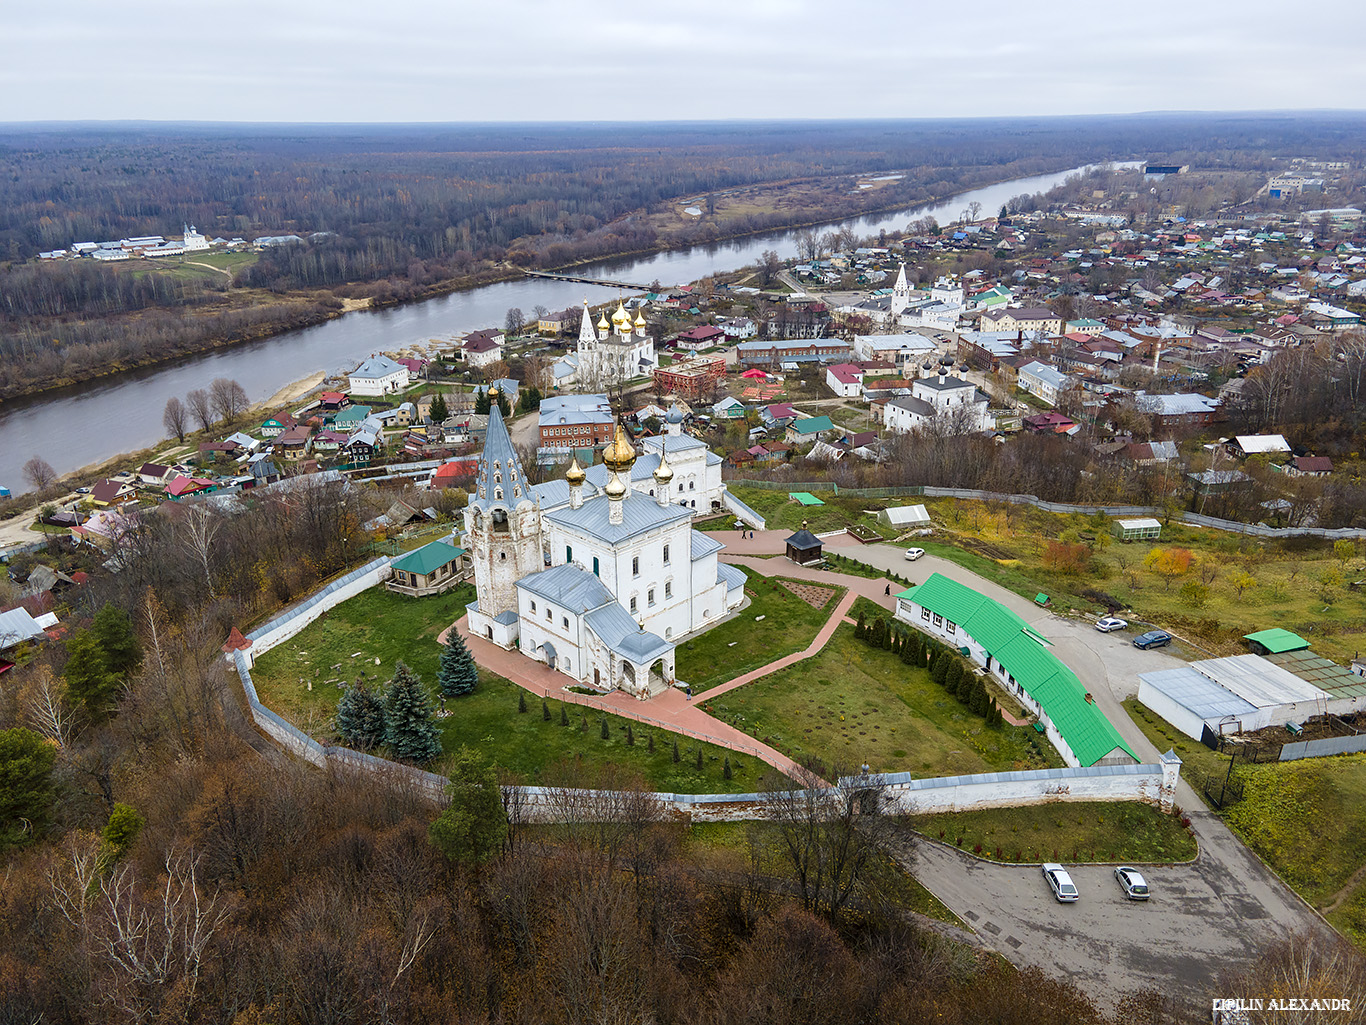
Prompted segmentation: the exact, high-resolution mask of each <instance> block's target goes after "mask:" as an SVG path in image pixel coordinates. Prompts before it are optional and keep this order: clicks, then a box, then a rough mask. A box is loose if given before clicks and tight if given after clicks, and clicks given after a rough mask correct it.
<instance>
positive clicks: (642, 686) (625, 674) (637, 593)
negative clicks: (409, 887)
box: [465, 310, 745, 699]
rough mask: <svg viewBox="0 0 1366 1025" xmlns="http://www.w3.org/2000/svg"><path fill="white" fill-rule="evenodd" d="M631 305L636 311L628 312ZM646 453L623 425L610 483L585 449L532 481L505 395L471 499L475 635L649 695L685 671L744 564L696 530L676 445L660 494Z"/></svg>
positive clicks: (610, 452)
mask: <svg viewBox="0 0 1366 1025" xmlns="http://www.w3.org/2000/svg"><path fill="white" fill-rule="evenodd" d="M620 312H622V313H624V312H625V311H624V310H623V311H620ZM635 462H636V452H635V449H633V448H632V447H631V444H630V442H629V441H628V439H627V437H626V432H625V430H624V429H623V428H622V427H621V426H620V425H618V426H617V429H616V435H615V437H614V438H613V440H612V443H611V444H610V445H609V446H608V447H607V449H606V450H605V451H604V452H603V466H602V467H601V468H598V467H595V468H594V469H595V470H596V469H601V470H602V472H603V473H604V474H605V480H604V481H603V483H602V485H601V486H600V487H599V486H597V485H594V484H593V483H591V482H590V481H589V480H588V474H587V473H586V472H585V471H584V470H583V469H582V468H581V467H580V466H579V464H578V462H577V460H575V461H573V462H571V464H570V466H569V469H568V470H567V471H566V473H565V476H564V479H563V480H554V481H549V482H547V483H545V484H537V485H530V484H528V483H527V481H526V476H525V474H524V473H523V471H522V467H521V464H520V462H519V460H518V458H517V453H516V451H515V450H514V449H513V447H512V441H511V439H510V438H509V436H508V432H507V426H506V425H505V424H504V422H503V418H502V416H501V414H500V413H499V411H498V409H497V407H496V406H495V407H494V408H493V410H492V411H491V412H490V414H489V426H488V439H487V441H486V443H485V446H484V451H483V454H482V455H481V456H480V458H479V469H478V473H477V476H476V481H475V491H474V494H472V495H471V496H470V500H469V505H468V506H467V507H466V509H465V530H466V537H465V547H466V549H467V550H468V551H469V553H470V558H471V560H472V562H473V565H474V584H475V590H476V600H475V601H474V602H472V603H471V604H469V605H468V606H466V610H467V612H468V622H469V629H470V632H471V633H472V634H474V635H476V636H479V637H484V638H486V639H488V640H490V641H492V642H493V643H495V644H498V645H501V646H502V647H504V648H512V647H513V646H517V647H518V648H520V650H521V652H522V654H524V655H526V656H527V657H528V658H532V659H535V660H537V661H540V662H544V663H546V664H547V665H549V666H550V667H551V668H552V669H555V670H556V671H558V672H560V673H563V674H564V675H565V676H567V677H569V678H570V680H572V681H573V682H575V683H579V684H584V685H586V686H590V687H593V688H596V689H598V690H601V691H604V692H606V691H610V690H615V689H621V690H624V691H626V692H627V693H629V694H632V695H634V696H636V697H638V698H641V699H645V698H649V697H651V696H653V695H655V694H658V693H660V692H661V691H663V690H664V689H665V688H667V687H669V686H672V685H674V684H675V682H677V676H676V673H675V664H674V648H675V645H676V644H677V643H678V642H679V641H680V640H681V639H683V638H684V637H687V636H688V635H690V634H693V633H696V632H697V631H700V630H704V629H706V628H707V627H709V626H711V625H713V624H715V623H716V622H718V621H719V620H721V619H722V618H724V617H725V616H726V615H727V614H728V613H729V612H731V611H732V610H734V609H736V608H738V607H739V606H740V605H741V604H742V603H743V602H744V585H745V575H744V573H743V572H742V571H740V570H739V569H736V568H735V567H733V566H727V565H725V564H724V563H721V562H718V561H717V555H718V553H719V552H720V551H721V550H722V548H723V547H724V546H723V545H722V544H721V543H720V542H718V541H716V540H715V539H714V538H712V537H711V536H709V535H707V534H705V533H702V532H701V531H697V530H694V529H693V528H692V518H693V509H692V508H691V507H689V506H688V505H687V504H685V503H682V502H680V501H678V500H677V499H676V497H675V496H676V492H675V490H674V470H673V468H672V467H671V466H670V463H669V452H668V450H667V449H662V450H661V451H660V453H659V462H658V464H657V465H656V466H655V467H654V470H653V472H652V474H651V478H652V481H651V482H652V484H653V487H652V489H651V490H652V491H653V492H654V493H653V494H649V493H646V492H644V491H641V490H637V489H636V488H633V487H632V486H631V470H632V467H633V466H634V465H635Z"/></svg>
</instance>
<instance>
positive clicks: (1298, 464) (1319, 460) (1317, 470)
mask: <svg viewBox="0 0 1366 1025" xmlns="http://www.w3.org/2000/svg"><path fill="white" fill-rule="evenodd" d="M1285 472H1286V473H1288V474H1290V476H1292V477H1326V476H1328V474H1330V473H1332V472H1333V460H1331V459H1329V458H1328V457H1327V456H1296V457H1295V458H1294V459H1292V460H1291V461H1290V465H1289V466H1287V467H1286V468H1285Z"/></svg>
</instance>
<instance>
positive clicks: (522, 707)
mask: <svg viewBox="0 0 1366 1025" xmlns="http://www.w3.org/2000/svg"><path fill="white" fill-rule="evenodd" d="M525 711H526V692H525V691H519V692H518V693H517V713H518V714H519V715H520V714H521V713H523V712H525Z"/></svg>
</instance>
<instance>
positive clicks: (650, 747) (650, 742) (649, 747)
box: [645, 733, 655, 754]
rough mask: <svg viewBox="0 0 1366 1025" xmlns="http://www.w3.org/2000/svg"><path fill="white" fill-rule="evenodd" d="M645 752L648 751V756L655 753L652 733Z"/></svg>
mask: <svg viewBox="0 0 1366 1025" xmlns="http://www.w3.org/2000/svg"><path fill="white" fill-rule="evenodd" d="M645 750H647V751H649V752H650V754H654V753H655V735H654V734H653V733H651V734H650V737H649V743H648V746H647V747H646V748H645Z"/></svg>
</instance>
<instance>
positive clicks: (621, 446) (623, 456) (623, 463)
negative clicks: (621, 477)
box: [602, 424, 636, 473]
mask: <svg viewBox="0 0 1366 1025" xmlns="http://www.w3.org/2000/svg"><path fill="white" fill-rule="evenodd" d="M602 461H603V463H604V464H606V466H607V468H608V469H609V470H611V471H612V472H613V473H622V472H624V471H626V470H629V469H630V468H631V465H632V464H633V463H634V462H635V461H636V450H635V449H633V448H632V447H631V443H630V441H628V440H627V438H626V428H625V427H623V426H621V424H617V433H616V434H615V435H614V436H613V437H612V444H610V445H608V446H607V447H606V448H605V449H603V452H602Z"/></svg>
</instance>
